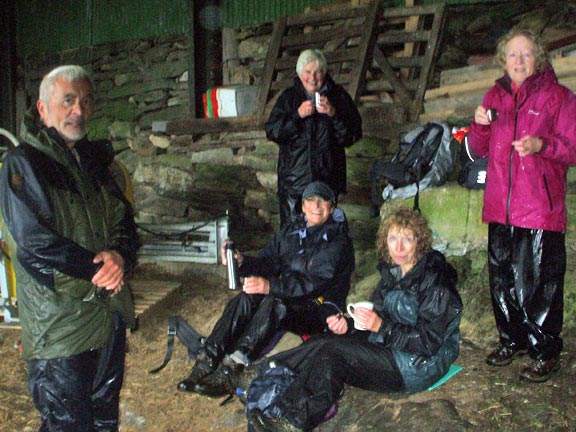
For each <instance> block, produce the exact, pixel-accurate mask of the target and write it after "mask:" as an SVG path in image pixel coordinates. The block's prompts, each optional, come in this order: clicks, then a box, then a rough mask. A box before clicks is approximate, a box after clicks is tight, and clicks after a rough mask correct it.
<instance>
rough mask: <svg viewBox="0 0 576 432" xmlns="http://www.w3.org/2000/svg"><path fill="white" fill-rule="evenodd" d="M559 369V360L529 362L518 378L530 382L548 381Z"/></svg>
mask: <svg viewBox="0 0 576 432" xmlns="http://www.w3.org/2000/svg"><path fill="white" fill-rule="evenodd" d="M558 369H560V359H559V358H551V359H548V360H530V362H529V363H528V364H527V365H526V367H525V368H524V369H522V371H521V372H520V378H522V379H524V380H527V381H531V382H544V381H548V380H549V379H550V377H551V376H552V374H553V373H554V372H557V371H558Z"/></svg>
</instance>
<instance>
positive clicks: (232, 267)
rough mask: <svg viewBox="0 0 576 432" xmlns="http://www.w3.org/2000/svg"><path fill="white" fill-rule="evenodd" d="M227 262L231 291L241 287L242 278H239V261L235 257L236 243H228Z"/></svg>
mask: <svg viewBox="0 0 576 432" xmlns="http://www.w3.org/2000/svg"><path fill="white" fill-rule="evenodd" d="M226 261H228V265H227V268H228V288H229V289H231V290H235V289H238V287H239V286H240V277H239V276H238V261H237V260H236V258H235V257H234V243H232V242H228V243H226Z"/></svg>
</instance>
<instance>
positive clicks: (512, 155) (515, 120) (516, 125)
mask: <svg viewBox="0 0 576 432" xmlns="http://www.w3.org/2000/svg"><path fill="white" fill-rule="evenodd" d="M514 109H515V112H514V135H513V136H512V141H514V140H516V133H517V129H518V111H519V109H518V103H517V102H516V103H515V108H514ZM513 159H514V146H512V143H510V163H509V164H508V197H507V199H506V225H510V202H511V201H512V160H513Z"/></svg>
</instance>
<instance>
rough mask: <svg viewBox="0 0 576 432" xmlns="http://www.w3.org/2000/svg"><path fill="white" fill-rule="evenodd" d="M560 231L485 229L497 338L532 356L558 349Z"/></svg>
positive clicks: (540, 356) (563, 261) (538, 357)
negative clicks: (525, 350) (498, 336)
mask: <svg viewBox="0 0 576 432" xmlns="http://www.w3.org/2000/svg"><path fill="white" fill-rule="evenodd" d="M564 237H565V235H564V233H560V232H553V231H544V230H532V229H525V228H518V227H513V226H507V225H501V224H496V223H491V224H489V227H488V262H489V272H490V292H491V296H492V307H493V310H494V317H495V319H496V327H497V328H498V332H499V335H500V342H501V343H502V344H504V345H506V346H509V347H512V348H515V349H525V348H527V349H528V352H529V354H530V357H531V358H533V359H535V360H548V359H550V358H557V357H558V356H559V355H560V351H562V339H561V337H560V332H561V331H562V319H563V291H564V274H565V273H566V247H565V244H564Z"/></svg>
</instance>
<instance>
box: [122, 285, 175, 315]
mask: <svg viewBox="0 0 576 432" xmlns="http://www.w3.org/2000/svg"><path fill="white" fill-rule="evenodd" d="M181 287H182V283H181V282H179V281H165V280H144V279H132V280H131V281H130V289H131V291H132V297H133V299H134V308H135V311H136V318H137V319H139V320H140V319H141V317H142V316H143V315H146V314H148V313H149V312H150V310H153V309H154V308H155V307H157V306H159V305H160V304H165V302H169V301H171V300H172V299H173V298H174V296H176V295H177V294H178V293H179V290H180V288H181Z"/></svg>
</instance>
